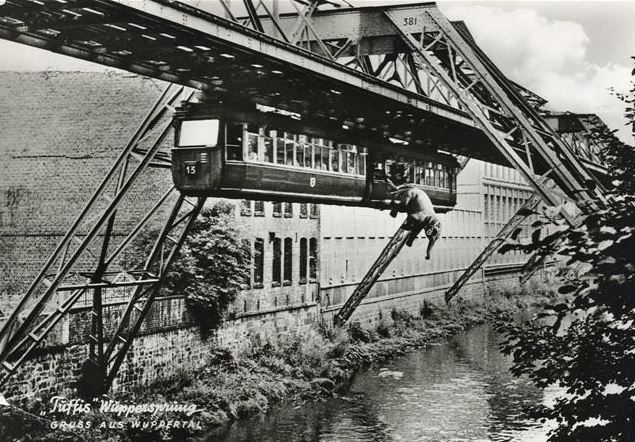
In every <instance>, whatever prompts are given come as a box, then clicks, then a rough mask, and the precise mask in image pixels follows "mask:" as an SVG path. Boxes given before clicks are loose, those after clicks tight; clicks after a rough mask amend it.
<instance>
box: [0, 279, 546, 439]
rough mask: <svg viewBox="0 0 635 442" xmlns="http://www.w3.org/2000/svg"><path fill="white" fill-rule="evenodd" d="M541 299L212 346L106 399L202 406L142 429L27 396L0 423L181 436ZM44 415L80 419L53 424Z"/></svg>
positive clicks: (122, 435)
mask: <svg viewBox="0 0 635 442" xmlns="http://www.w3.org/2000/svg"><path fill="white" fill-rule="evenodd" d="M545 296H547V295H545V293H544V290H534V291H533V292H531V293H528V292H526V291H525V292H522V293H498V294H492V295H490V296H488V298H487V299H486V301H485V302H481V303H475V302H470V301H468V300H463V299H457V300H456V301H454V302H453V303H452V305H451V306H450V307H449V308H441V307H437V306H433V305H427V304H424V305H422V306H421V309H420V312H419V315H418V316H414V315H412V314H409V313H407V312H404V311H400V310H392V311H391V312H390V313H389V314H388V315H387V317H384V318H382V319H381V320H380V321H379V323H378V324H377V325H376V326H375V327H373V328H362V327H360V326H359V325H357V324H355V323H353V324H351V325H350V326H349V327H348V328H346V329H342V330H333V329H325V328H319V327H318V328H306V329H303V330H301V331H297V332H294V333H292V334H288V335H285V336H281V337H280V338H278V339H277V340H275V341H272V342H269V343H267V344H265V345H264V346H262V347H260V348H258V349H255V350H254V351H252V352H249V353H245V354H241V355H238V356H233V355H232V354H231V353H230V352H229V351H227V350H224V349H217V350H215V351H214V352H213V354H212V355H211V357H210V360H209V362H208V363H207V364H206V366H205V368H203V369H202V370H200V371H197V372H194V373H192V372H189V373H186V372H182V373H180V374H179V375H177V376H174V377H171V378H169V379H163V380H161V381H159V382H155V383H154V384H152V385H150V386H148V387H146V388H144V389H142V390H137V391H132V392H129V393H126V394H121V395H118V396H117V397H116V398H113V399H115V400H117V401H119V402H120V403H122V404H164V403H178V404H189V405H191V406H192V407H195V408H196V409H197V410H201V411H200V412H196V413H194V414H193V415H192V416H190V417H184V414H183V412H182V410H180V411H173V412H169V413H165V414H163V415H161V416H160V417H158V418H156V419H155V420H154V422H158V423H156V424H155V425H154V426H148V427H147V428H142V427H141V428H134V426H135V421H136V420H137V421H138V415H135V414H134V413H132V414H130V415H128V416H127V417H126V416H117V415H113V414H112V413H106V412H101V413H100V412H98V411H90V412H88V413H85V414H83V415H74V416H68V415H66V414H63V413H57V414H51V413H50V412H47V414H46V416H45V418H42V417H39V416H41V413H42V411H44V410H48V411H50V404H44V403H40V402H35V403H33V404H30V406H29V410H30V411H31V412H33V413H34V415H36V417H31V416H27V415H25V414H23V413H22V412H19V411H17V410H13V411H8V412H7V411H5V412H4V413H3V416H2V419H1V421H2V422H1V424H2V427H3V428H1V429H0V430H2V431H3V434H5V435H8V436H9V438H10V439H13V438H20V436H24V435H25V434H28V435H30V436H31V437H30V439H31V440H38V437H39V440H51V439H56V440H81V439H82V438H84V439H86V440H112V439H119V440H160V439H164V440H184V439H186V438H188V437H196V436H202V435H204V434H206V433H207V432H209V430H210V429H211V428H213V427H215V426H218V425H223V424H226V423H228V422H230V421H232V420H236V419H242V418H247V417H250V416H254V415H257V414H260V413H265V412H267V411H268V410H270V409H271V408H272V407H273V406H275V405H276V404H277V403H280V402H282V401H301V402H304V401H313V400H320V399H321V398H324V397H328V396H332V395H337V394H338V391H341V390H343V389H345V388H346V386H347V385H348V383H349V381H350V379H351V377H352V376H353V375H354V374H355V372H356V371H358V370H359V369H360V368H362V367H364V366H368V365H369V364H373V363H381V362H384V361H386V360H388V359H391V358H394V357H396V356H399V355H402V354H405V353H407V352H410V351H412V350H414V349H417V348H421V347H423V346H425V345H427V344H429V343H432V342H435V341H439V340H441V339H443V338H445V337H448V336H451V335H453V334H455V333H456V332H458V331H461V330H464V329H466V328H469V327H471V326H474V325H476V324H480V323H483V322H488V321H495V320H499V319H502V318H506V317H509V316H511V315H514V314H517V313H518V312H521V311H526V310H527V309H529V308H531V305H532V304H534V303H536V302H538V301H540V300H544V298H545ZM24 421H27V422H26V423H25V422H24ZM51 421H53V422H58V423H59V422H60V421H68V422H69V423H70V424H73V423H77V422H79V421H81V422H84V424H83V426H82V427H79V426H78V425H66V426H65V427H64V428H57V429H51ZM184 421H191V422H195V425H189V426H188V425H184V424H183V425H182V424H179V425H178V426H177V427H175V424H174V422H184ZM161 422H163V423H161ZM55 426H58V427H59V426H60V425H55ZM86 426H89V428H86ZM182 426H184V427H185V428H182ZM35 435H39V436H37V437H33V436H35Z"/></svg>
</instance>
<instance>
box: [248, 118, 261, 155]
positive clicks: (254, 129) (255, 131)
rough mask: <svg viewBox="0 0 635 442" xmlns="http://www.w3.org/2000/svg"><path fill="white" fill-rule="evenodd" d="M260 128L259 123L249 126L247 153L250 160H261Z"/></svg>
mask: <svg viewBox="0 0 635 442" xmlns="http://www.w3.org/2000/svg"><path fill="white" fill-rule="evenodd" d="M259 132H260V128H259V127H258V126H257V125H254V124H249V125H248V126H247V155H248V157H247V158H248V159H249V160H250V161H260V159H261V157H262V156H261V155H260V154H259V151H260V149H259V144H260V143H259V138H260V137H259V135H260V133H259Z"/></svg>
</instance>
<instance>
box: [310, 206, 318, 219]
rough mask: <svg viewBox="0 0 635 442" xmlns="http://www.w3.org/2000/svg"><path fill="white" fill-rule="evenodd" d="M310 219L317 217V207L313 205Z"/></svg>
mask: <svg viewBox="0 0 635 442" xmlns="http://www.w3.org/2000/svg"><path fill="white" fill-rule="evenodd" d="M310 208H311V212H310V213H311V218H317V217H318V205H317V204H313V203H311V206H310Z"/></svg>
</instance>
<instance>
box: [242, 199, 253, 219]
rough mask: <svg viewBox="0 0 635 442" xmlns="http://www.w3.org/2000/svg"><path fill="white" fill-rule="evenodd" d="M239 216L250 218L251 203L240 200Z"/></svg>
mask: <svg viewBox="0 0 635 442" xmlns="http://www.w3.org/2000/svg"><path fill="white" fill-rule="evenodd" d="M240 214H241V215H242V216H250V215H251V201H249V200H242V201H241V202H240Z"/></svg>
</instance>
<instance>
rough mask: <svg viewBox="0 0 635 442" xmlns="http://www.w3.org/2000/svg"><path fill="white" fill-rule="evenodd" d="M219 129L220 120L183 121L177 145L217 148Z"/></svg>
mask: <svg viewBox="0 0 635 442" xmlns="http://www.w3.org/2000/svg"><path fill="white" fill-rule="evenodd" d="M218 129H219V121H218V120H211V119H209V120H183V121H182V122H181V127H180V128H179V137H178V138H179V139H178V142H177V143H176V144H177V146H178V147H193V146H207V147H215V146H216V145H217V144H218V132H219V130H218Z"/></svg>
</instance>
